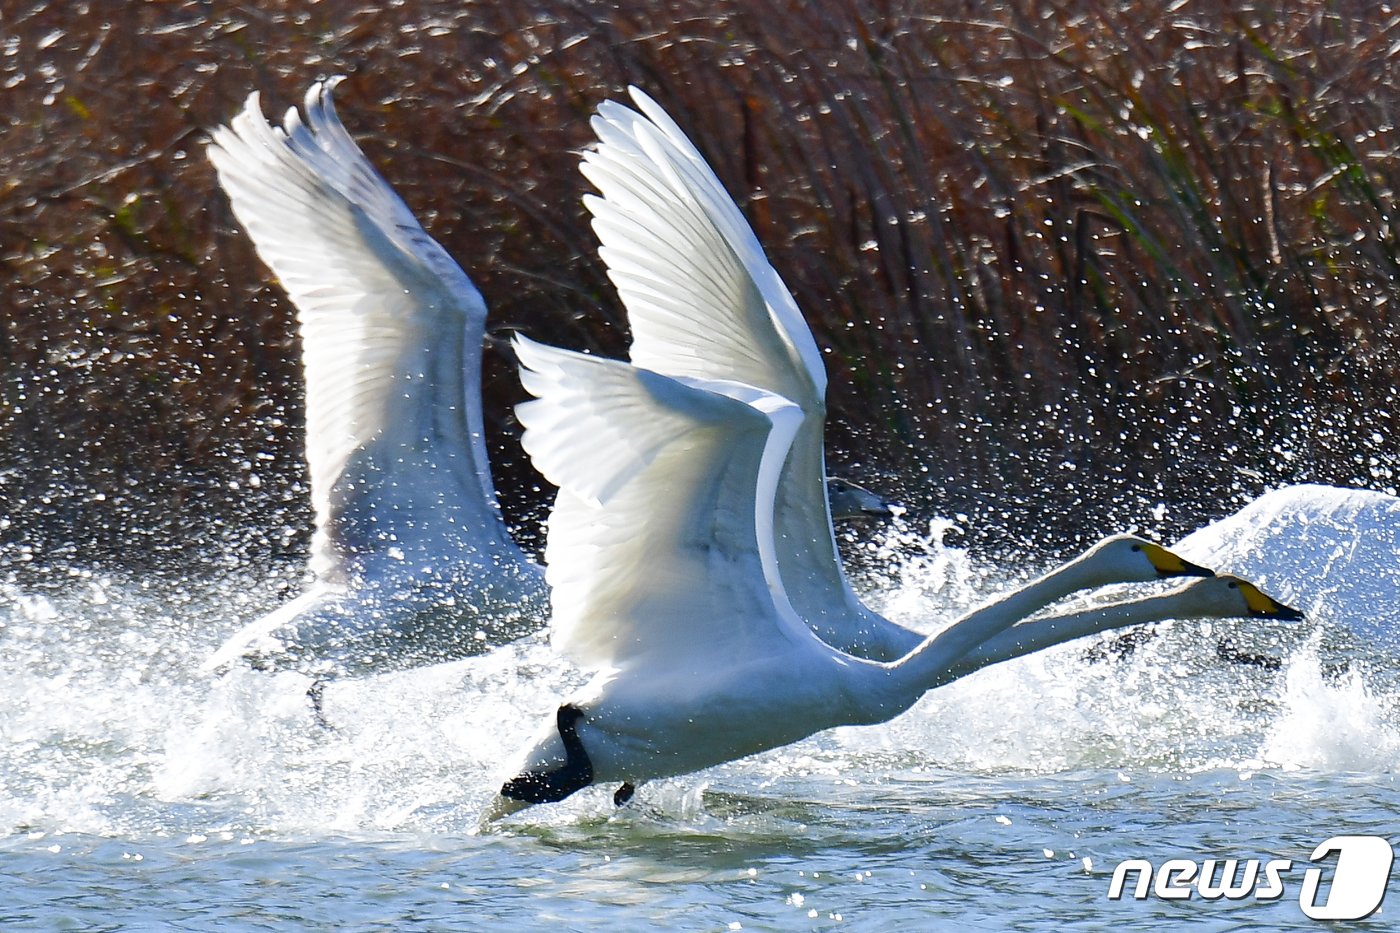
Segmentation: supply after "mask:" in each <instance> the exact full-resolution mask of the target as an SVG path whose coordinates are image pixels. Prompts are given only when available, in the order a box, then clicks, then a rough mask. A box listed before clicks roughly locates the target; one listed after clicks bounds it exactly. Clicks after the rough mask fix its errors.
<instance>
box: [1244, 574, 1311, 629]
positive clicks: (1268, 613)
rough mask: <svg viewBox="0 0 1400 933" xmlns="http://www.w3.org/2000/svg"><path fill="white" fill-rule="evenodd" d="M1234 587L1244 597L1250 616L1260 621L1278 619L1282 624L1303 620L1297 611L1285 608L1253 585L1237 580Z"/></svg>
mask: <svg viewBox="0 0 1400 933" xmlns="http://www.w3.org/2000/svg"><path fill="white" fill-rule="evenodd" d="M1235 585H1236V586H1238V587H1239V590H1240V595H1241V596H1243V597H1244V604H1245V605H1246V606H1248V607H1249V614H1250V615H1252V616H1255V617H1257V618H1261V619H1279V620H1281V621H1284V622H1301V621H1302V620H1303V614H1302V613H1301V612H1299V611H1298V610H1297V609H1294V608H1293V607H1292V606H1285V605H1284V604H1283V603H1281V602H1279V601H1278V600H1276V599H1274V598H1273V597H1272V596H1269V595H1268V594H1266V593H1265V592H1264V591H1262V590H1260V589H1259V587H1257V586H1255V585H1254V584H1253V583H1246V582H1245V581H1244V580H1239V581H1238V582H1237V583H1236V584H1235Z"/></svg>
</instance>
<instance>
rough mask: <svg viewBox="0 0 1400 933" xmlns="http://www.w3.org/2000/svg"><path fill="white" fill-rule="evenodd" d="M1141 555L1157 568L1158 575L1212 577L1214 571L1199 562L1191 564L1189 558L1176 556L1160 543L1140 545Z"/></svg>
mask: <svg viewBox="0 0 1400 933" xmlns="http://www.w3.org/2000/svg"><path fill="white" fill-rule="evenodd" d="M1142 553H1143V556H1144V557H1146V558H1147V559H1148V560H1149V561H1151V562H1152V566H1153V567H1155V568H1157V576H1159V577H1213V576H1215V571H1214V570H1211V569H1210V568H1208V567H1202V566H1201V565H1200V564H1193V563H1191V562H1190V561H1189V560H1186V559H1184V558H1181V557H1178V556H1177V555H1175V554H1173V553H1172V552H1171V551H1168V550H1167V549H1166V548H1164V547H1162V546H1161V545H1160V544H1149V543H1146V542H1144V543H1143V545H1142Z"/></svg>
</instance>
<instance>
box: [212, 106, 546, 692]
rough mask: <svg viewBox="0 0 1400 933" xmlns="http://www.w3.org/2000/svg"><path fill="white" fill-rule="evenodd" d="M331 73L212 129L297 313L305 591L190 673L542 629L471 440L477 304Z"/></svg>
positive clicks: (484, 641) (225, 171) (300, 666)
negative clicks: (346, 116) (302, 379)
mask: <svg viewBox="0 0 1400 933" xmlns="http://www.w3.org/2000/svg"><path fill="white" fill-rule="evenodd" d="M338 81H339V79H338V78H337V79H332V80H329V81H326V82H324V83H317V84H315V85H312V87H311V88H310V90H309V91H307V94H306V99H305V103H304V108H303V109H304V114H298V113H297V112H296V110H295V109H291V110H289V111H288V113H287V115H286V118H285V119H284V120H283V122H282V125H281V126H280V127H277V126H273V125H270V124H269V123H268V122H267V120H266V119H265V118H264V117H263V114H262V109H261V107H260V105H259V102H258V95H257V94H253V95H251V96H250V97H249V98H248V101H247V104H246V106H245V107H244V109H243V112H242V113H240V114H239V115H238V116H237V117H235V118H234V120H233V121H232V123H231V124H230V125H229V126H227V127H220V128H218V129H216V130H214V131H213V132H212V134H211V137H212V138H211V141H210V144H209V158H210V160H211V161H212V162H213V163H214V166H215V168H216V169H217V171H218V178H219V183H220V184H221V185H222V186H223V188H224V191H225V192H226V193H227V194H228V198H229V202H230V204H231V205H232V207H233V212H234V214H235V215H236V216H237V218H238V220H239V221H240V222H241V223H242V225H243V227H244V229H245V230H246V231H247V232H248V235H249V236H250V237H251V238H252V240H253V243H254V245H255V246H256V247H257V251H258V255H259V256H261V257H262V259H263V261H264V262H266V263H267V265H268V267H269V268H270V269H271V270H272V271H273V273H274V274H275V275H276V276H277V278H278V280H279V281H280V282H281V283H282V287H283V288H284V289H286V291H287V294H288V296H289V297H290V298H291V300H292V303H293V304H294V305H295V306H296V309H297V321H298V324H299V326H300V332H301V340H302V365H303V369H304V371H305V374H306V460H307V466H308V467H309V470H310V475H311V501H312V506H313V508H314V511H315V520H316V527H315V534H314V536H313V539H312V545H311V558H310V570H311V573H312V575H313V578H314V579H313V582H312V583H311V584H310V586H309V588H308V589H307V590H306V591H305V592H304V593H302V594H301V595H300V596H298V597H297V598H295V599H294V600H292V601H291V602H289V603H287V604H285V605H283V606H282V607H280V608H279V609H277V610H275V611H273V612H272V613H270V614H269V615H267V616H265V617H263V618H261V619H259V620H257V621H255V622H253V623H251V624H249V625H248V626H246V627H245V628H244V629H242V630H241V631H239V632H237V633H236V634H234V635H233V636H232V637H231V638H229V639H228V641H227V642H226V643H225V644H224V645H223V646H222V647H221V648H220V649H219V650H218V651H217V652H216V653H215V654H214V655H213V656H212V657H211V658H210V659H209V660H208V661H207V662H206V663H205V665H204V667H205V669H206V670H218V669H222V668H223V667H225V666H226V665H228V664H230V663H232V662H235V661H238V660H240V659H242V660H245V661H247V662H249V663H251V664H252V665H253V666H255V667H259V668H267V669H296V670H301V671H304V672H307V673H310V674H312V675H313V676H316V677H325V676H332V675H345V674H360V673H369V672H374V671H383V670H392V669H401V668H407V667H413V666H417V665H420V664H429V663H434V662H437V661H444V660H450V659H454V658H460V657H463V656H466V655H474V654H480V653H482V652H484V651H486V650H487V649H489V648H491V647H493V646H496V645H500V644H503V643H505V642H507V641H510V640H512V639H514V638H518V637H520V636H521V635H524V634H527V633H529V632H532V631H535V630H536V629H538V628H540V627H541V626H543V625H544V623H545V621H546V620H547V618H548V607H549V600H548V593H547V590H546V587H545V582H544V574H543V570H542V569H541V568H540V567H539V565H538V564H536V563H534V562H533V561H532V560H531V559H530V558H529V557H527V556H526V555H525V553H524V552H523V551H522V550H521V549H520V548H519V547H518V546H517V545H516V544H515V542H514V541H513V540H512V539H511V536H510V533H509V532H508V530H507V529H506V525H505V522H504V521H503V520H502V518H501V512H500V508H499V507H498V505H497V502H496V493H495V489H494V487H493V486H492V482H491V472H490V464H489V463H488V462H487V456H486V445H485V442H484V438H483V433H482V416H481V386H480V381H481V346H482V341H483V337H484V330H485V321H486V305H485V303H484V302H483V301H482V298H481V295H480V293H478V292H477V290H476V288H475V287H474V286H473V285H472V283H471V281H470V280H469V279H468V278H467V276H466V275H465V274H464V273H463V272H462V270H461V269H460V268H459V267H458V266H457V264H456V263H455V262H453V261H452V259H451V258H450V257H449V256H448V255H447V253H446V252H445V251H444V250H443V249H442V247H441V246H439V245H438V244H437V243H436V242H434V241H433V239H432V238H430V237H429V236H428V234H427V233H426V232H425V231H424V230H423V228H422V227H421V226H419V224H418V222H417V221H416V220H414V218H413V215H412V214H411V213H410V212H409V210H408V207H407V206H406V205H405V204H404V203H403V201H402V200H400V199H399V197H398V195H397V194H395V193H394V191H393V189H391V188H390V187H389V185H388V183H386V182H385V181H384V179H383V178H381V177H380V176H379V174H378V173H377V172H376V171H375V170H374V168H373V167H372V166H371V165H370V163H369V161H368V160H367V159H366V158H365V155H364V153H363V152H361V151H360V148H359V147H358V146H357V145H356V144H355V142H354V140H353V139H351V137H350V135H349V134H348V133H347V132H346V130H345V128H344V127H343V126H342V125H341V122H340V120H339V118H338V117H337V116H336V113H335V109H334V106H333V104H332V100H331V93H332V90H333V88H334V87H335V85H336V84H337V83H338Z"/></svg>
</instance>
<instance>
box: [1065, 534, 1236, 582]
mask: <svg viewBox="0 0 1400 933" xmlns="http://www.w3.org/2000/svg"><path fill="white" fill-rule="evenodd" d="M1084 559H1085V560H1086V561H1092V562H1093V565H1094V566H1095V568H1096V569H1097V570H1099V571H1100V572H1101V573H1102V574H1103V575H1104V577H1105V578H1106V579H1110V580H1114V581H1118V582H1123V583H1132V582H1138V581H1144V582H1145V581H1148V580H1159V579H1164V578H1166V577H1213V576H1215V571H1213V570H1210V569H1208V568H1206V567H1202V566H1200V565H1199V564H1193V563H1191V562H1190V561H1188V560H1186V559H1184V558H1182V557H1180V556H1178V555H1176V554H1173V553H1172V552H1171V551H1169V550H1167V549H1166V548H1164V547H1162V546H1161V545H1160V544H1155V543H1153V542H1151V541H1148V540H1147V539H1146V538H1139V537H1138V536H1137V535H1114V536H1113V537H1111V538H1104V539H1103V540H1102V541H1100V542H1099V543H1098V544H1096V545H1094V546H1093V547H1092V548H1090V550H1089V551H1088V553H1086V554H1085V555H1084Z"/></svg>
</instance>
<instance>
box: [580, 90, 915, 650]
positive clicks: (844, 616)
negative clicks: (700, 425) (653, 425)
mask: <svg viewBox="0 0 1400 933" xmlns="http://www.w3.org/2000/svg"><path fill="white" fill-rule="evenodd" d="M631 93H632V99H633V100H634V101H635V103H636V105H637V107H638V108H640V111H641V112H638V111H635V110H632V109H630V108H628V107H626V106H623V105H622V104H619V103H615V102H611V101H610V102H607V103H604V104H603V105H602V106H600V107H599V108H598V115H597V117H595V118H594V120H593V129H594V132H595V133H596V135H597V137H598V146H597V148H596V149H594V150H592V151H590V152H588V153H586V154H585V156H584V160H583V164H582V170H583V173H584V174H585V175H586V176H587V177H588V179H589V180H590V181H591V182H592V183H593V184H594V185H595V186H596V187H597V189H598V192H599V195H598V196H590V197H587V198H585V203H586V204H587V205H588V208H589V210H590V211H591V212H592V213H593V227H594V230H595V231H596V232H597V234H598V238H599V240H600V241H601V242H602V247H601V249H600V250H599V255H600V256H601V257H602V259H603V261H604V262H605V263H606V264H607V266H608V274H609V276H610V277H611V279H612V281H613V282H614V284H615V285H616V286H617V289H618V294H619V296H620V297H621V299H622V303H623V305H624V306H625V307H626V308H627V317H628V321H629V322H630V324H631V328H632V348H631V356H632V362H634V363H635V364H637V365H638V366H644V367H646V368H648V369H652V370H655V371H657V372H662V373H666V374H667V375H672V376H689V377H696V378H703V379H732V380H737V381H739V382H743V383H747V384H749V385H753V386H757V387H758V388H760V389H764V390H766V391H769V392H773V393H776V394H778V395H781V396H783V397H784V398H787V399H790V400H791V401H793V402H795V403H797V404H798V405H799V406H800V407H801V409H802V412H803V414H804V415H805V416H806V417H805V420H804V421H803V424H802V427H801V429H800V431H799V432H798V435H797V437H796V438H795V439H794V441H793V444H792V448H791V452H790V453H789V456H788V461H787V463H786V464H785V465H784V467H783V476H782V482H781V483H780V484H779V487H778V491H777V505H776V508H775V517H774V521H775V528H776V548H777V553H778V565H779V567H781V569H782V575H783V582H784V584H785V585H786V587H787V591H788V595H789V597H790V598H791V601H792V605H793V607H794V608H795V609H796V610H797V612H798V614H799V615H800V616H801V617H802V618H803V619H805V620H806V621H807V623H808V624H809V625H811V626H812V627H813V629H814V630H816V631H817V633H818V634H819V635H820V636H821V637H822V638H823V639H825V640H826V641H827V642H828V643H830V644H831V645H833V646H836V647H839V648H841V649H843V650H847V651H852V652H855V653H857V654H862V655H866V656H869V657H884V658H894V657H899V656H900V655H901V654H903V653H904V651H906V650H908V649H909V648H910V647H911V646H913V645H916V644H918V643H919V641H920V636H918V635H917V634H916V633H914V632H910V631H908V630H906V629H903V628H901V627H899V626H897V625H895V624H893V623H891V622H888V621H887V620H884V619H881V618H880V617H878V616H876V615H874V614H873V613H871V612H870V611H869V610H867V609H866V608H865V607H864V606H863V605H861V602H860V600H859V599H857V598H856V596H855V594H854V593H853V592H852V591H851V588H850V586H849V584H848V583H847V581H846V578H845V574H844V572H843V570H842V567H841V561H840V557H839V555H838V553H837V550H836V542H835V539H834V538H833V536H832V530H831V518H830V513H829V510H828V505H827V499H826V487H825V485H824V482H823V481H824V479H825V472H826V469H825V463H824V451H823V433H824V422H825V418H826V402H825V396H826V371H825V368H824V367H823V366H822V361H821V354H820V353H819V351H818V349H817V345H816V342H815V341H814V340H813V339H812V333H811V331H810V330H809V329H808V328H807V325H806V323H805V321H804V320H803V318H802V313H801V311H800V310H799V309H798V307H797V304H796V302H794V301H793V298H792V295H791V293H789V292H788V290H787V287H786V286H785V285H784V284H783V282H782V280H781V279H780V278H779V276H778V273H777V271H776V270H775V269H774V268H773V267H772V265H771V264H769V262H768V260H767V258H766V257H765V256H764V254H763V249H762V247H761V246H760V245H759V242H758V239H757V237H755V236H754V233H753V230H752V229H750V227H749V225H748V224H747V223H746V222H745V220H744V218H743V215H742V214H740V213H739V209H738V207H736V206H735V204H734V201H733V200H732V199H731V198H730V197H729V195H728V194H727V193H726V192H725V190H724V187H723V186H722V185H721V184H720V182H719V179H718V178H716V177H715V174H714V172H713V171H711V170H710V167H709V166H708V165H707V164H706V163H705V160H704V158H703V157H702V156H701V155H700V153H699V151H698V150H697V149H696V148H695V146H694V145H692V144H691V142H690V141H689V140H688V139H687V138H686V137H685V134H684V133H683V132H682V131H681V130H680V128H679V127H677V126H676V124H675V122H674V121H672V120H671V118H670V117H669V116H667V115H666V113H665V111H663V110H662V109H661V107H660V106H659V105H657V104H656V103H655V102H654V101H653V100H651V98H649V97H647V96H646V95H645V94H643V93H642V92H641V91H639V90H637V89H636V88H632V89H631Z"/></svg>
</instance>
